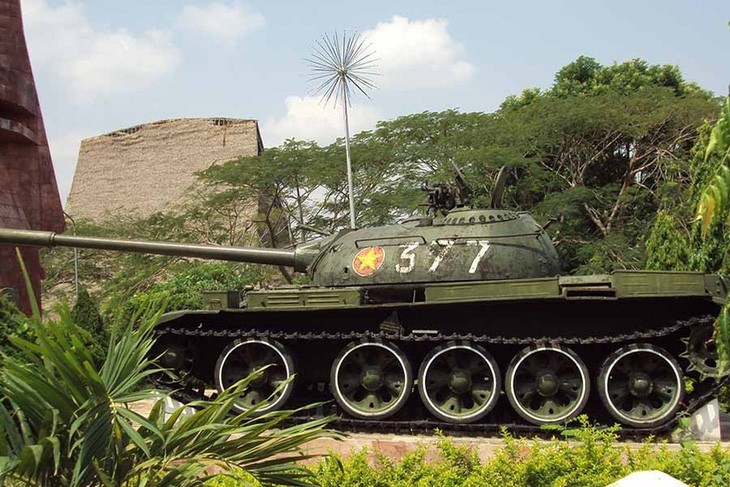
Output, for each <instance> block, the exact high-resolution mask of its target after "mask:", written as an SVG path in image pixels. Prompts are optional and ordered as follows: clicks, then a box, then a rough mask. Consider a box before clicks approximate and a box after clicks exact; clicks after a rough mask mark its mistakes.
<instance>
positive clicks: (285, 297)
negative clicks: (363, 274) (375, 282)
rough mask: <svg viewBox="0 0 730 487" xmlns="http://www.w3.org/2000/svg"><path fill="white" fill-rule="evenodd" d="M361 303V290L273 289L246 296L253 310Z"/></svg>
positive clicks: (247, 303)
mask: <svg viewBox="0 0 730 487" xmlns="http://www.w3.org/2000/svg"><path fill="white" fill-rule="evenodd" d="M360 302H361V300H360V289H359V288H342V289H318V288H290V289H271V290H262V291H252V292H250V293H247V294H246V306H247V307H248V308H251V309H296V308H340V307H343V306H357V305H359V304H360Z"/></svg>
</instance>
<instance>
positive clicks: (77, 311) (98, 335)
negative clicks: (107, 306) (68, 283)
mask: <svg viewBox="0 0 730 487" xmlns="http://www.w3.org/2000/svg"><path fill="white" fill-rule="evenodd" d="M71 319H72V320H73V322H74V323H75V324H76V326H78V327H79V328H80V329H81V330H80V331H79V334H80V335H81V336H83V338H84V343H85V344H86V346H87V347H88V348H89V350H90V351H91V355H92V356H93V357H94V362H95V363H96V364H97V365H100V364H101V363H102V362H103V360H104V357H105V356H106V351H107V343H108V342H109V333H108V332H107V328H106V326H105V325H104V321H103V320H102V318H101V314H100V313H99V308H98V306H97V305H96V302H95V301H94V300H93V299H92V298H91V296H90V295H89V292H88V291H87V290H86V288H84V287H81V288H79V296H78V298H76V304H74V307H73V309H72V310H71Z"/></svg>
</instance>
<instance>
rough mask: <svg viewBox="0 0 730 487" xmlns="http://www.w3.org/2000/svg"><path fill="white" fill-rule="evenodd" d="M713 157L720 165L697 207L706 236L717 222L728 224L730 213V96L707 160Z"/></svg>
mask: <svg viewBox="0 0 730 487" xmlns="http://www.w3.org/2000/svg"><path fill="white" fill-rule="evenodd" d="M713 155H717V156H718V157H719V159H720V164H719V166H718V167H717V169H716V172H715V175H714V177H713V178H712V180H711V181H710V182H709V183H708V184H707V186H706V187H705V188H704V191H703V192H702V194H701V196H700V201H699V204H698V205H697V219H698V220H700V221H701V222H702V233H703V236H706V235H707V234H708V232H709V230H710V227H711V224H712V223H713V221H714V220H715V219H716V218H717V219H722V220H723V221H727V219H728V213H729V212H730V96H728V97H727V98H726V99H725V104H724V107H723V109H722V112H721V113H720V117H719V118H718V120H717V123H716V124H715V126H714V127H713V128H712V132H711V133H710V140H709V141H708V143H707V148H706V150H705V160H707V159H709V158H710V157H711V156H713Z"/></svg>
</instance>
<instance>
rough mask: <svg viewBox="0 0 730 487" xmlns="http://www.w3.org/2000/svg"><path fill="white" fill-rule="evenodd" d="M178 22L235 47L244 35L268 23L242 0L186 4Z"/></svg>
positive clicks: (226, 46)
mask: <svg viewBox="0 0 730 487" xmlns="http://www.w3.org/2000/svg"><path fill="white" fill-rule="evenodd" d="M178 24H179V25H180V26H181V27H183V28H185V29H187V30H190V31H192V32H196V33H199V34H204V35H207V36H209V37H211V38H212V39H213V40H215V41H216V42H219V43H220V44H221V45H223V47H225V48H226V49H233V48H234V47H236V44H237V43H238V42H240V41H241V39H243V38H244V37H245V36H247V35H248V34H250V33H252V32H254V31H256V30H258V29H260V28H261V27H263V26H264V25H266V18H265V17H264V16H263V15H261V14H260V13H258V12H255V11H253V10H248V9H247V8H245V7H244V6H243V5H242V4H241V3H240V2H232V3H230V4H228V5H226V4H223V3H219V2H213V3H209V4H207V5H204V6H202V7H198V6H196V5H187V6H186V7H185V8H184V9H183V10H182V12H180V15H179V16H178Z"/></svg>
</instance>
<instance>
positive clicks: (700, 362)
mask: <svg viewBox="0 0 730 487" xmlns="http://www.w3.org/2000/svg"><path fill="white" fill-rule="evenodd" d="M685 341H686V343H687V350H686V351H685V352H684V353H682V354H681V356H682V357H684V358H686V359H687V360H688V361H689V366H688V367H687V370H689V371H695V372H697V373H698V374H699V375H700V378H701V379H702V380H704V379H707V378H711V379H719V378H721V377H723V376H725V375H726V373H724V372H723V371H722V370H721V369H720V361H719V357H718V353H717V347H716V344H715V328H714V326H713V324H712V323H704V324H701V325H696V326H693V327H691V328H690V332H689V337H687V338H686V340H685Z"/></svg>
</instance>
